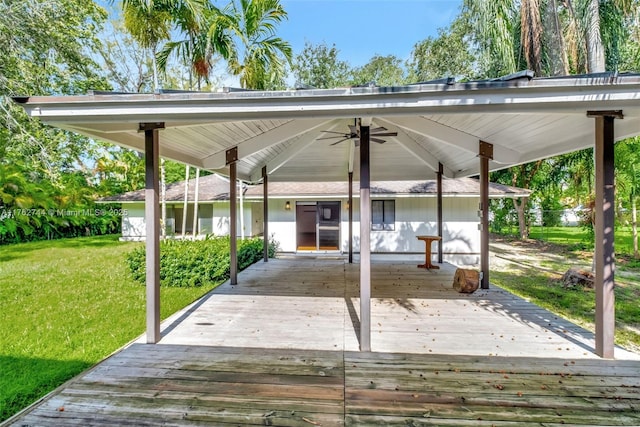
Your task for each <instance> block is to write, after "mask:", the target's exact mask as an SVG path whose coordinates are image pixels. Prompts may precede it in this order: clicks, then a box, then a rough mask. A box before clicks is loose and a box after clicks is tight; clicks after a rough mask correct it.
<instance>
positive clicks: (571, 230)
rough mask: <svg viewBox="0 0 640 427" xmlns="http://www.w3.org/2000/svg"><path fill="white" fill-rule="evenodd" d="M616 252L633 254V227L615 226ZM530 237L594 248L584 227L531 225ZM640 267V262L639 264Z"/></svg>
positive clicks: (575, 246)
mask: <svg viewBox="0 0 640 427" xmlns="http://www.w3.org/2000/svg"><path fill="white" fill-rule="evenodd" d="M614 233H615V248H616V254H617V255H618V256H620V257H624V258H628V257H631V256H632V255H633V235H632V233H631V227H622V226H617V227H616V228H615V231H614ZM529 237H530V238H532V239H538V240H544V241H545V242H551V243H558V244H561V245H567V246H568V247H569V248H573V249H584V250H589V251H592V250H593V237H592V236H591V235H590V234H589V231H587V230H586V229H584V228H583V227H540V226H533V227H531V232H530V234H529ZM638 267H640V264H639V265H638Z"/></svg>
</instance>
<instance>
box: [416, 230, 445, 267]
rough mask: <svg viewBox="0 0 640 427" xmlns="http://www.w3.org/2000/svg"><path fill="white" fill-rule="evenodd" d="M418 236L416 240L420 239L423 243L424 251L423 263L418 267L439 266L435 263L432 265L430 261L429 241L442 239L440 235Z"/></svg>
mask: <svg viewBox="0 0 640 427" xmlns="http://www.w3.org/2000/svg"><path fill="white" fill-rule="evenodd" d="M416 237H417V238H418V240H422V241H423V242H424V243H425V246H426V247H425V253H424V261H425V262H424V264H419V265H418V268H426V269H427V270H428V269H431V268H440V267H439V266H437V265H433V264H432V263H431V243H432V242H439V241H441V240H442V237H440V236H416Z"/></svg>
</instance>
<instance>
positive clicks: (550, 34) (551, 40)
mask: <svg viewBox="0 0 640 427" xmlns="http://www.w3.org/2000/svg"><path fill="white" fill-rule="evenodd" d="M542 26H543V37H544V44H545V46H547V50H548V65H547V67H548V72H549V74H551V75H552V76H566V75H567V74H569V58H568V57H567V48H566V46H565V42H564V36H563V33H562V31H563V30H562V24H561V23H560V16H559V15H558V2H557V0H548V1H547V4H546V6H545V10H544V17H543V19H542Z"/></svg>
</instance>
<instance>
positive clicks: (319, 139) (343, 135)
mask: <svg viewBox="0 0 640 427" xmlns="http://www.w3.org/2000/svg"><path fill="white" fill-rule="evenodd" d="M340 137H342V138H348V137H349V135H345V134H344V133H341V134H340V135H335V136H325V137H322V138H316V141H321V140H323V139H335V138H340Z"/></svg>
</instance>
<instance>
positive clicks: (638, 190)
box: [616, 137, 640, 259]
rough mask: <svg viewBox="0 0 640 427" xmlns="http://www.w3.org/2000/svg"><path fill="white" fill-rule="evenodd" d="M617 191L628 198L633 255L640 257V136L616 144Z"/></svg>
mask: <svg viewBox="0 0 640 427" xmlns="http://www.w3.org/2000/svg"><path fill="white" fill-rule="evenodd" d="M616 172H617V175H616V184H617V185H616V193H617V195H618V197H622V198H626V199H627V200H626V201H627V202H628V205H627V206H628V207H629V209H630V211H631V234H632V239H633V256H634V258H636V259H640V250H638V201H639V200H638V199H640V138H639V137H635V138H630V139H627V140H625V141H621V142H619V143H618V144H616Z"/></svg>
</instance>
